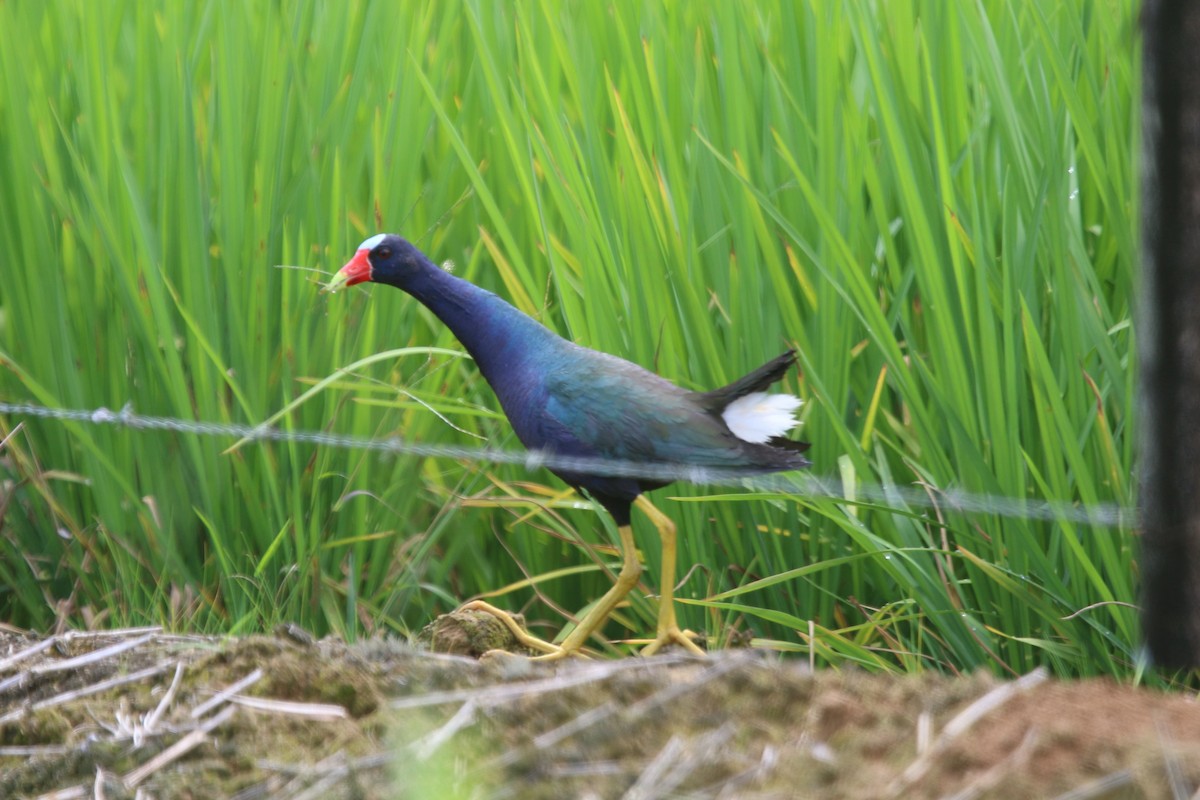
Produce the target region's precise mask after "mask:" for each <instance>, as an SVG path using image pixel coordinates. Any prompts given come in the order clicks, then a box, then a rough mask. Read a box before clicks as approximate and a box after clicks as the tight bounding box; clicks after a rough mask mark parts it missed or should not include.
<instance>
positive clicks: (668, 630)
mask: <svg viewBox="0 0 1200 800" xmlns="http://www.w3.org/2000/svg"><path fill="white" fill-rule="evenodd" d="M635 503H636V504H637V507H638V508H640V509H641V510H642V513H643V514H645V515H646V516H647V517H649V518H650V521H651V522H653V523H654V527H656V528H658V538H659V539H660V540H661V541H662V583H661V584H660V585H659V600H658V632H657V635H656V636H655V637H654V641H653V642H651V643H650V644H648V645H646V648H645V649H644V650H642V655H644V656H652V655H654V654H655V653H657V652H658V651H659V650H660V649H662V647H663V645H667V644H677V645H679V646H680V647H682V648H683V649H684V650H687V651H688V652H689V653H693V654H695V655H701V656H702V655H704V651H703V650H701V649H700V647H698V646H697V645H696V643H695V642H693V641H692V638H691V637H693V636H695V634H694V633H691V632H690V631H681V630H680V629H679V623H678V622H677V621H676V619H675V523H674V522H672V521H671V518H670V517H668V516H667V515H666V514H664V513H663V512H661V511H659V510H658V509H657V508H655V507H654V504H653V503H651V502H650V501H649V500H648V499H647V498H646V496H645V495H640V496H639V497H638V499H637V500H636V501H635Z"/></svg>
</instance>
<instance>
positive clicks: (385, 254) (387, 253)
mask: <svg viewBox="0 0 1200 800" xmlns="http://www.w3.org/2000/svg"><path fill="white" fill-rule="evenodd" d="M375 255H377V256H379V257H380V258H391V257H392V248H390V247H381V248H379V249H378V250H377V251H375Z"/></svg>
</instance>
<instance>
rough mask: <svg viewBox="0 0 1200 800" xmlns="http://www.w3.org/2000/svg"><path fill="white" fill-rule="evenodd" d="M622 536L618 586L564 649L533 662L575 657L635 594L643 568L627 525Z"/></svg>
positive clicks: (585, 619) (565, 642) (621, 530)
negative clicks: (610, 616)
mask: <svg viewBox="0 0 1200 800" xmlns="http://www.w3.org/2000/svg"><path fill="white" fill-rule="evenodd" d="M617 533H618V534H620V536H621V558H622V562H621V571H620V572H619V573H618V574H617V582H616V583H614V584H613V586H612V588H611V589H609V590H608V591H607V592H605V593H604V596H603V597H601V598H600V599H599V600H597V601H596V604H595V605H594V606H592V609H591V611H589V612H588V613H587V614H584V616H583V619H581V620H579V624H578V625H576V626H575V630H573V631H571V632H570V633H569V634H567V638H566V639H563V643H562V645H561V646H560V647H559V648H558V650H557V651H556V652H553V653H547V654H546V655H542V656H535V657H534V658H533V659H532V660H534V661H557V660H558V659H560V658H565V657H567V656H570V655H576V654H578V653H579V651H580V650H581V649H582V648H583V645H584V642H586V641H587V640H588V639H590V638H591V636H592V634H593V633H595V632H596V631H597V630H598V629H599V628H600V626H601V625H603V624H604V621H605V620H606V619H608V615H609V614H611V613H612V610H613V609H614V608H616V607H617V606H618V605H619V604H620V602H621V601H622V600H624V599H625V596H626V595H628V594H629V593H630V592H631V591H633V587H634V586H636V585H637V582H638V578H639V577H640V576H641V574H642V565H641V564H640V563H639V562H638V557H637V547H636V546H635V545H634V543H633V529H632V528H631V527H630V526H628V525H622V526H621V527H620V528H617Z"/></svg>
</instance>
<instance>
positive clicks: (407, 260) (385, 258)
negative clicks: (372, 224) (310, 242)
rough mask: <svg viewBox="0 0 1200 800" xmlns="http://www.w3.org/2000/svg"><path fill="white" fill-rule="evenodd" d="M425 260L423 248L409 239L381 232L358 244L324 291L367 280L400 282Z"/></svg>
mask: <svg viewBox="0 0 1200 800" xmlns="http://www.w3.org/2000/svg"><path fill="white" fill-rule="evenodd" d="M424 261H425V257H424V256H423V255H421V251H420V250H418V249H417V248H415V247H413V245H412V244H411V243H410V242H409V241H408V240H407V239H402V238H401V237H399V236H396V235H395V234H393V233H379V234H376V235H375V236H372V237H371V238H370V239H367V240H366V241H365V242H363V243H362V244H360V245H359V246H358V250H357V251H355V253H354V258H352V259H350V261H349V262H347V264H346V266H344V267H342V268H341V269H340V270H338V273H337V274H336V275H334V276H333V280H331V281H330V282H329V283H328V284H326V286H325V291H327V292H336V291H337V290H338V289H341V288H342V287H343V286H353V285H355V284H356V283H366V282H367V281H375V282H377V283H391V284H401V283H403V282H404V279H405V278H406V277H407V276H408V275H411V274H412V273H414V272H416V271H417V269H418V267H419V266H420V265H421V264H422V262H424Z"/></svg>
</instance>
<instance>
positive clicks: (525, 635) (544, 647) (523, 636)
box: [458, 600, 570, 659]
mask: <svg viewBox="0 0 1200 800" xmlns="http://www.w3.org/2000/svg"><path fill="white" fill-rule="evenodd" d="M458 610H459V612H463V611H481V612H483V613H485V614H489V615H491V616H493V617H495V618H496V619H497V620H499V621H500V622H502V623H503V624H504V627H505V628H507V629H508V632H509V633H510V634H511V635H512V638H513V639H514V640H516V643H517V644H518V645H520V646H521V647H524V648H525V649H526V650H532V651H534V652H536V653H542V654H543V655H542V656H539V658H546V657H547V656H548V657H550V658H552V659H554V658H562V657H563V656H564V655H570V654H569V653H565V652H563V648H561V647H559V646H558V645H556V644H552V643H551V642H547V641H546V640H545V639H539V638H538V637H536V636H534V635H533V634H532V633H530V632H529V631H527V630H525V628H524V627H523V626H522V625H521V623H519V622H517V620H516V619H515V618H514V617H513V615H512V614H510V613H508V612H507V611H504V610H503V609H500V608H496V607H495V606H494V605H492V604H491V603H485V602H483V601H482V600H472V601H471V602H469V603H465V604H464V605H463V606H461V607H460V608H459V609H458ZM502 648H503V645H501V646H500V649H502ZM484 649H487V650H492V649H497V648H496V646H495V645H493V646H492V647H490V648H484Z"/></svg>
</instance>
